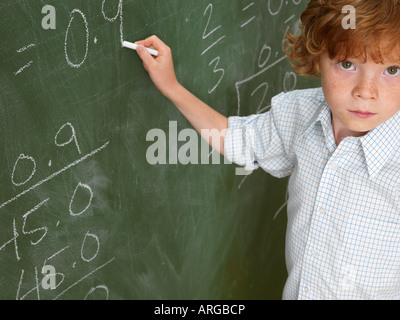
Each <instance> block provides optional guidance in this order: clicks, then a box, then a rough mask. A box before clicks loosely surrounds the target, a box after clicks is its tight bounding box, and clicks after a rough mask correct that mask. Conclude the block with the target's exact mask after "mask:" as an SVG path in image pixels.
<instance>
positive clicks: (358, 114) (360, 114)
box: [349, 110, 376, 119]
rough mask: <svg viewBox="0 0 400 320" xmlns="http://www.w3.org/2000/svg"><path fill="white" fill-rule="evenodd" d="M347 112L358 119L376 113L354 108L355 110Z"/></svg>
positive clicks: (370, 116) (367, 117)
mask: <svg viewBox="0 0 400 320" xmlns="http://www.w3.org/2000/svg"><path fill="white" fill-rule="evenodd" d="M349 112H350V113H351V114H352V115H354V116H356V117H357V118H360V119H369V118H372V117H373V116H375V115H376V113H372V112H368V111H361V110H355V111H351V110H349Z"/></svg>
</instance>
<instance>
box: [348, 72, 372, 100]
mask: <svg viewBox="0 0 400 320" xmlns="http://www.w3.org/2000/svg"><path fill="white" fill-rule="evenodd" d="M376 81H377V80H376V79H375V78H372V77H371V78H362V79H360V80H359V81H358V83H357V85H356V86H355V88H354V90H353V96H354V97H355V98H356V99H363V100H376V99H378V88H377V83H376Z"/></svg>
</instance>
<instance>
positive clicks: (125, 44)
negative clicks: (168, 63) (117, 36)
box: [122, 41, 158, 57]
mask: <svg viewBox="0 0 400 320" xmlns="http://www.w3.org/2000/svg"><path fill="white" fill-rule="evenodd" d="M122 46H123V47H124V48H128V49H132V50H137V47H138V46H137V44H135V43H132V42H128V41H124V42H123V43H122ZM146 49H147V51H148V52H149V53H150V54H151V55H153V56H155V57H158V51H157V50H154V49H150V48H146Z"/></svg>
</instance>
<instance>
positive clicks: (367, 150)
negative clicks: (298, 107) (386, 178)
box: [302, 100, 400, 179]
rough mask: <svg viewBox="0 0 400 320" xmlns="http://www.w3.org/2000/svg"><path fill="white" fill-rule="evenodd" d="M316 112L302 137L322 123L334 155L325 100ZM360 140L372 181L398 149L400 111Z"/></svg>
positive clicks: (331, 132)
mask: <svg viewBox="0 0 400 320" xmlns="http://www.w3.org/2000/svg"><path fill="white" fill-rule="evenodd" d="M315 110H316V111H315V113H314V115H313V116H312V117H311V119H310V121H309V122H308V124H307V125H306V127H305V130H304V132H303V134H302V135H304V134H305V133H306V132H307V131H309V130H310V129H311V128H312V127H314V125H316V124H317V123H320V124H321V127H322V131H323V133H324V136H325V141H326V146H327V148H328V150H329V151H330V152H331V154H333V152H334V151H335V149H336V142H335V138H334V135H333V128H332V117H331V111H330V109H329V107H328V104H327V102H326V101H325V100H324V101H321V103H320V104H319V105H318V107H317V108H316V109H315ZM359 139H360V142H361V145H362V148H363V151H364V156H365V161H366V164H367V168H368V174H369V177H370V179H372V178H373V177H374V176H375V175H376V174H377V173H379V171H380V170H381V169H382V168H383V166H384V165H385V164H386V162H387V161H388V160H389V159H390V157H391V156H392V155H393V153H394V152H395V151H396V150H397V149H398V146H399V144H400V111H399V112H398V113H397V114H396V115H394V116H393V117H392V118H391V119H389V120H387V121H385V122H384V123H382V124H381V125H380V126H378V127H376V128H375V129H373V130H372V131H370V132H369V133H368V134H366V135H365V136H363V137H361V138H359Z"/></svg>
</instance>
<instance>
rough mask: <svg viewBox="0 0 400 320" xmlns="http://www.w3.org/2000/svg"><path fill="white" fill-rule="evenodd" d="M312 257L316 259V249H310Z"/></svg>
mask: <svg viewBox="0 0 400 320" xmlns="http://www.w3.org/2000/svg"><path fill="white" fill-rule="evenodd" d="M310 256H311V257H314V256H315V250H314V249H310Z"/></svg>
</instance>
